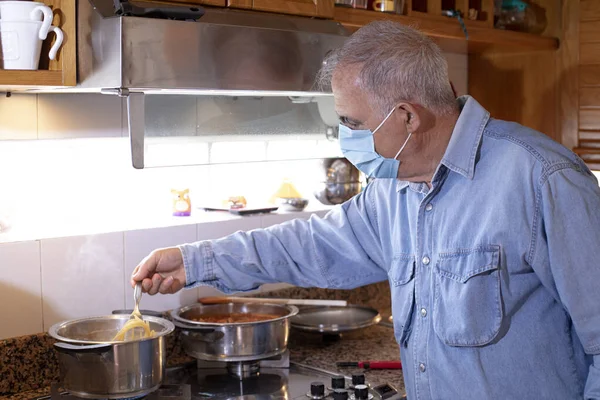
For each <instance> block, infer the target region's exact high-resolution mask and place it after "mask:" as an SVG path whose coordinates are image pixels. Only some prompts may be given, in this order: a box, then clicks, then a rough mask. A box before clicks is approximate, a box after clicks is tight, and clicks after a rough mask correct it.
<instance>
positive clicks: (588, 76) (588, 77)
mask: <svg viewBox="0 0 600 400" xmlns="http://www.w3.org/2000/svg"><path fill="white" fill-rule="evenodd" d="M579 84H580V85H581V86H582V87H585V86H600V64H596V65H581V66H579Z"/></svg>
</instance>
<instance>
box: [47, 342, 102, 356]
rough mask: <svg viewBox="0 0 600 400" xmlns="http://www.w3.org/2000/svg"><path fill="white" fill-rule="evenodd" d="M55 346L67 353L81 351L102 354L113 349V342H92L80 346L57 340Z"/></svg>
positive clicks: (57, 349)
mask: <svg viewBox="0 0 600 400" xmlns="http://www.w3.org/2000/svg"><path fill="white" fill-rule="evenodd" d="M54 348H55V349H56V351H58V352H60V353H66V354H81V353H97V354H102V353H106V352H108V351H110V350H111V349H112V344H91V345H84V346H78V345H74V344H70V343H64V342H56V343H54Z"/></svg>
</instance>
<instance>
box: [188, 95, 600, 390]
mask: <svg viewBox="0 0 600 400" xmlns="http://www.w3.org/2000/svg"><path fill="white" fill-rule="evenodd" d="M459 102H460V105H461V114H460V117H459V119H458V121H457V124H456V127H455V129H454V131H453V133H452V137H451V140H450V143H449V145H448V148H447V150H446V152H445V155H444V158H443V159H442V161H441V163H440V165H439V166H438V168H437V170H436V173H435V175H434V177H433V181H432V187H431V188H429V187H428V186H427V185H426V184H424V183H408V182H403V181H399V180H393V179H378V180H375V181H374V182H372V183H370V184H369V185H368V186H367V188H366V189H365V190H364V191H363V192H362V193H361V194H359V195H358V196H355V197H354V198H352V199H351V200H349V201H347V202H346V203H344V204H342V205H340V206H338V207H336V208H335V209H334V210H332V211H330V212H329V213H328V214H327V215H326V216H325V217H324V218H317V217H311V218H310V219H309V220H308V221H301V220H294V221H290V222H286V223H284V224H281V225H277V226H273V227H270V228H267V229H258V230H254V231H250V232H238V233H235V234H233V235H230V236H228V237H225V238H223V239H219V240H215V241H203V242H198V243H192V244H185V245H182V246H180V249H181V251H182V254H183V258H184V265H185V269H186V278H187V287H194V286H198V285H211V286H214V287H216V288H218V289H220V290H222V291H224V292H226V293H230V292H233V291H246V290H252V289H255V288H257V287H258V286H259V285H260V284H262V283H268V282H288V283H291V284H294V285H298V286H304V287H326V288H340V289H349V288H354V287H357V286H361V285H366V284H370V283H374V282H378V281H382V280H386V279H387V280H389V283H390V287H391V293H392V312H393V319H394V329H395V336H396V340H397V341H398V343H399V345H400V355H401V359H402V363H403V368H404V369H403V374H404V379H405V384H406V389H407V395H408V398H409V399H477V400H481V399H557V400H565V399H583V398H585V399H600V261H599V260H598V259H597V258H596V256H595V255H594V252H595V251H597V250H599V245H600V189H599V188H598V183H597V181H596V179H595V178H594V176H593V175H592V174H591V172H590V171H589V169H588V168H587V167H586V166H585V164H584V163H583V162H582V161H581V160H580V159H579V158H578V157H577V156H575V155H574V154H573V153H572V152H570V151H569V150H567V149H565V148H564V147H563V146H561V145H560V144H557V143H556V142H554V141H552V140H550V139H549V138H548V137H546V136H544V135H542V134H540V133H538V132H535V131H533V130H531V129H528V128H525V127H523V126H521V125H518V124H516V123H510V122H504V121H499V120H494V119H491V118H490V117H489V113H488V112H487V111H486V110H485V109H483V108H482V107H481V106H480V105H479V104H478V103H477V102H476V101H475V100H474V99H473V98H470V97H464V98H461V99H459Z"/></svg>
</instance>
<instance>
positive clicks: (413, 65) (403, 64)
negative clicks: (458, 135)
mask: <svg viewBox="0 0 600 400" xmlns="http://www.w3.org/2000/svg"><path fill="white" fill-rule="evenodd" d="M353 65H358V66H360V67H361V71H360V82H361V83H360V84H361V86H362V88H363V89H364V90H365V91H366V92H367V93H368V95H369V96H370V97H371V101H373V102H374V103H375V104H376V105H377V106H378V108H379V111H380V112H381V113H382V114H384V113H387V112H388V111H389V110H391V109H392V108H393V107H394V106H395V105H396V104H398V103H399V102H401V101H408V102H413V103H417V104H420V105H421V106H423V107H426V108H428V109H430V110H432V111H434V112H435V113H437V114H444V113H447V112H451V111H452V110H456V103H455V98H454V92H453V90H452V86H451V85H450V79H449V78H448V63H447V62H446V59H445V58H444V55H443V54H442V51H441V49H440V48H439V47H438V46H437V45H436V44H435V43H434V42H433V41H432V40H431V39H429V38H428V37H427V36H425V35H423V34H422V33H421V32H419V31H417V30H416V29H413V28H411V27H408V26H405V25H401V24H399V23H396V22H392V21H375V22H371V23H370V24H368V25H365V26H364V27H362V28H361V29H359V30H358V31H356V32H355V33H354V34H353V35H352V36H351V37H350V38H348V40H346V42H345V43H344V46H343V47H341V48H340V49H337V50H335V51H333V52H331V53H330V54H329V55H328V56H327V58H326V60H325V62H324V63H323V67H322V68H321V70H320V71H319V74H318V76H317V86H318V88H319V89H320V90H322V91H330V90H331V79H332V77H333V74H334V73H335V72H336V70H337V68H338V67H342V66H346V67H347V66H353Z"/></svg>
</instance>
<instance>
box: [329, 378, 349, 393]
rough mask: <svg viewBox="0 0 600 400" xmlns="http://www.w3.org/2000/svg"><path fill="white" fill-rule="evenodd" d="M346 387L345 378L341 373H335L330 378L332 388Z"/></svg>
mask: <svg viewBox="0 0 600 400" xmlns="http://www.w3.org/2000/svg"><path fill="white" fill-rule="evenodd" d="M345 387H346V379H345V378H344V377H343V376H342V375H337V376H334V377H333V378H331V388H332V389H334V390H335V389H344V388H345Z"/></svg>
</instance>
